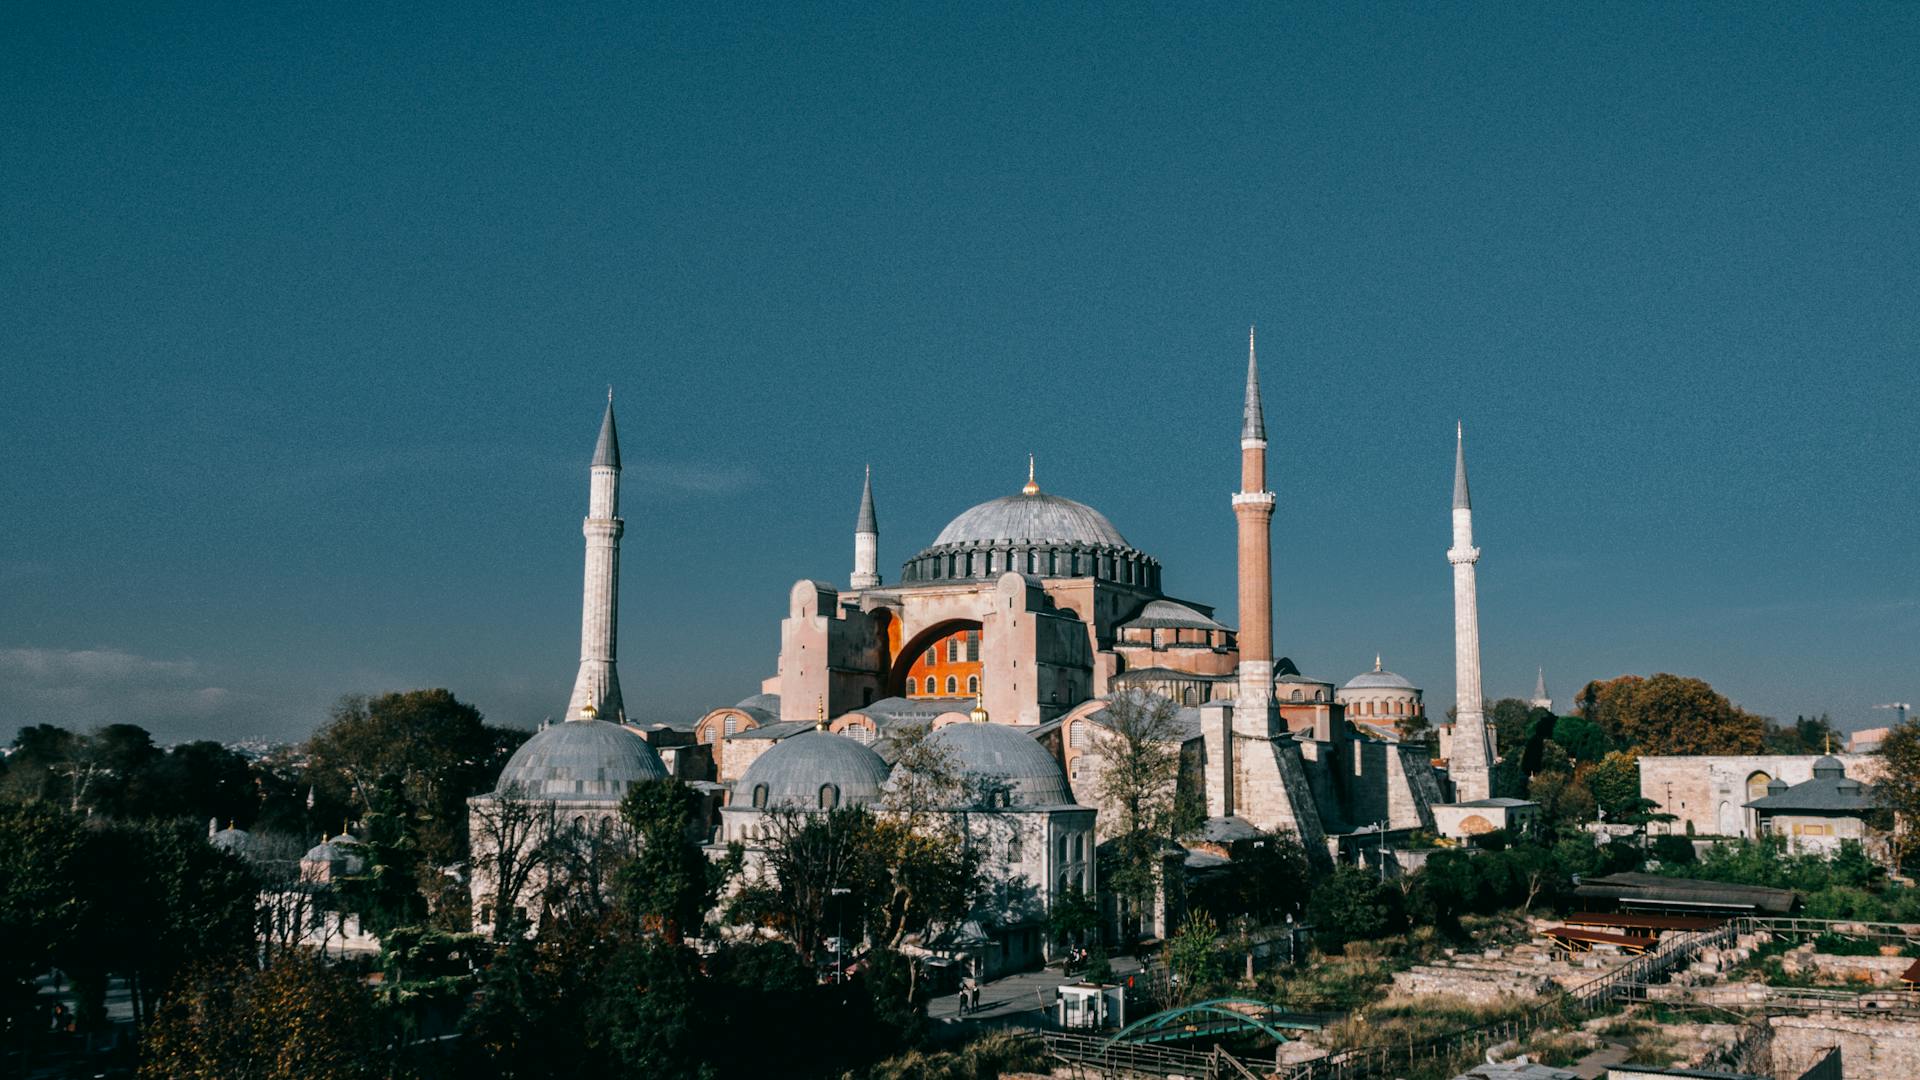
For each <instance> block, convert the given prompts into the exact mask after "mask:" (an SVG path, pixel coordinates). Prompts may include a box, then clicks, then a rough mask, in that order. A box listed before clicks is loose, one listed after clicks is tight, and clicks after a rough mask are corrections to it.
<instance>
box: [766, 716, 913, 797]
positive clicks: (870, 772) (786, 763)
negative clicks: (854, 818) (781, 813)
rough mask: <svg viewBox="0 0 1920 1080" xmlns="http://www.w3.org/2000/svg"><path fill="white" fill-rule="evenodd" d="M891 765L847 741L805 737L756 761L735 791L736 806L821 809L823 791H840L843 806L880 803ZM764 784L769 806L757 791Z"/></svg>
mask: <svg viewBox="0 0 1920 1080" xmlns="http://www.w3.org/2000/svg"><path fill="white" fill-rule="evenodd" d="M888 771H889V770H888V767H887V762H886V760H885V759H884V758H882V757H881V756H880V755H879V754H876V753H874V752H873V751H872V750H869V749H867V748H866V747H864V746H862V745H860V744H859V743H857V742H854V741H853V740H852V739H850V738H848V737H847V736H845V735H834V734H832V733H830V732H825V731H803V732H801V733H800V734H798V735H794V736H791V737H789V738H785V739H782V740H780V741H779V742H777V743H775V744H773V745H772V746H771V747H769V748H768V749H767V751H766V753H763V754H761V755H760V756H759V757H757V758H755V759H754V760H753V764H751V765H749V766H747V771H746V772H745V773H744V774H743V775H742V776H741V777H740V781H739V783H737V784H735V785H734V789H733V805H734V806H755V807H759V806H762V805H764V806H766V807H775V806H797V807H804V808H809V809H811V808H813V807H817V806H819V805H820V788H821V787H822V786H823V785H826V784H832V785H834V786H835V787H837V788H839V789H840V798H839V803H838V805H840V806H864V805H866V804H868V803H871V802H874V801H875V800H877V799H879V798H880V792H881V789H882V788H883V787H884V786H885V785H886V782H887V773H888ZM762 784H765V785H766V788H767V794H766V798H765V800H764V801H763V800H761V799H760V798H758V797H757V796H756V795H755V793H754V789H755V788H758V787H759V786H760V785H762Z"/></svg>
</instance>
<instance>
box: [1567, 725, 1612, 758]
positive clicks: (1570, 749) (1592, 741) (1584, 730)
mask: <svg viewBox="0 0 1920 1080" xmlns="http://www.w3.org/2000/svg"><path fill="white" fill-rule="evenodd" d="M1553 741H1554V742H1557V743H1559V744H1560V745H1561V746H1562V747H1563V748H1565V750H1566V751H1567V756H1569V757H1571V758H1572V759H1573V760H1575V761H1577V762H1580V763H1581V764H1592V763H1593V762H1596V761H1599V760H1600V759H1601V758H1603V757H1606V756H1607V754H1609V753H1610V752H1612V750H1613V740H1612V739H1609V738H1607V733H1606V732H1604V731H1602V730H1600V725H1598V724H1596V723H1594V722H1593V721H1591V720H1588V719H1587V718H1586V717H1583V716H1557V717H1555V718H1554V721H1553Z"/></svg>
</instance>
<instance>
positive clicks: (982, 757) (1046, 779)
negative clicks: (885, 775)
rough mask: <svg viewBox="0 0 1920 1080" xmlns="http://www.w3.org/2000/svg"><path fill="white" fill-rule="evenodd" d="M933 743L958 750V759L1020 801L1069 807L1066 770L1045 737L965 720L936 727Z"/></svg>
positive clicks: (969, 770)
mask: <svg viewBox="0 0 1920 1080" xmlns="http://www.w3.org/2000/svg"><path fill="white" fill-rule="evenodd" d="M931 739H932V741H933V742H934V743H936V744H938V745H940V746H944V747H946V748H947V749H949V750H952V751H953V756H954V759H955V763H956V764H957V765H958V766H959V768H960V769H961V770H962V771H964V772H965V773H967V774H968V775H969V777H970V778H972V779H977V780H982V781H985V782H986V785H987V786H996V787H997V786H999V785H1002V784H1004V785H1005V786H1006V788H1007V790H1008V792H1009V794H1010V795H1011V800H1010V801H1011V802H1012V803H1013V805H1015V806H1070V805H1072V804H1073V801H1074V799H1073V789H1072V788H1070V787H1068V786H1067V774H1066V772H1065V771H1063V770H1062V769H1061V768H1060V763H1059V762H1058V761H1055V760H1054V759H1053V755H1052V754H1050V753H1048V752H1047V748H1046V747H1044V746H1041V745H1040V741H1039V740H1038V739H1035V738H1034V737H1033V736H1031V735H1029V734H1027V733H1026V732H1025V731H1022V730H1020V729H1019V728H1016V727H1011V726H1009V725H1007V724H995V723H984V724H983V723H973V722H961V723H955V724H948V725H946V726H945V727H942V728H939V729H937V730H935V731H934V733H933V735H932V736H931Z"/></svg>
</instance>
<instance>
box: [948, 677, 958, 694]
mask: <svg viewBox="0 0 1920 1080" xmlns="http://www.w3.org/2000/svg"><path fill="white" fill-rule="evenodd" d="M959 692H960V680H958V679H956V678H954V677H953V676H951V675H949V676H947V693H948V695H949V696H951V695H953V694H957V693H959Z"/></svg>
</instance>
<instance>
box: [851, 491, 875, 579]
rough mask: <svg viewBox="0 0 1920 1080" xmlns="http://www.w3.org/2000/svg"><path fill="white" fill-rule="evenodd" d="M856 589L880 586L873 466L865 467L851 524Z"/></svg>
mask: <svg viewBox="0 0 1920 1080" xmlns="http://www.w3.org/2000/svg"><path fill="white" fill-rule="evenodd" d="M847 584H849V585H851V586H853V587H854V588H856V589H871V588H874V587H875V586H877V585H879V584H880V521H879V519H878V518H875V517H874V516H873V466H871V465H869V466H867V480H866V486H864V487H862V488H861V489H860V517H859V518H858V519H857V520H855V521H854V523H853V577H852V578H851V579H850V580H849V581H848V582H847Z"/></svg>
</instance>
